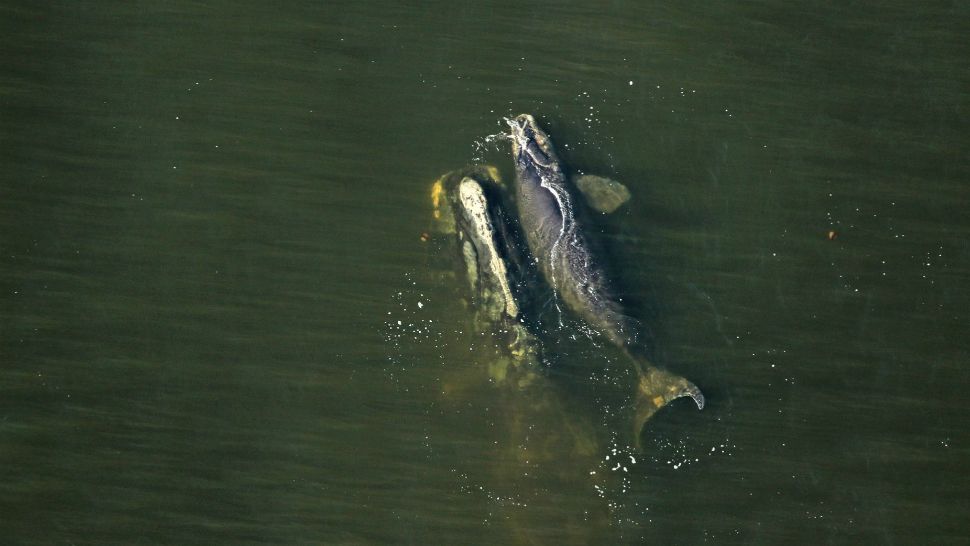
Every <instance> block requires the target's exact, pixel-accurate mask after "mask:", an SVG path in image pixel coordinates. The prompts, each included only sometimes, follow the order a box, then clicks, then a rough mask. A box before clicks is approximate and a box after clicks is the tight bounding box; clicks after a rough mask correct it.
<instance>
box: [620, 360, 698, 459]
mask: <svg viewBox="0 0 970 546" xmlns="http://www.w3.org/2000/svg"><path fill="white" fill-rule="evenodd" d="M688 396H689V397H690V398H692V399H693V400H694V403H695V404H697V409H699V410H700V409H704V394H703V393H702V392H701V390H700V389H699V388H697V385H694V384H693V383H691V382H690V381H688V380H687V379H685V378H683V377H681V376H679V375H677V374H675V373H671V372H669V371H667V370H664V369H661V368H656V367H653V366H651V365H649V364H648V365H643V366H641V370H640V381H639V383H638V385H637V393H636V397H635V399H634V405H633V445H634V447H635V448H636V449H637V450H638V451H642V450H641V446H640V433H641V431H642V430H643V425H644V424H645V423H646V422H647V420H649V419H650V418H651V417H652V416H653V414H654V413H656V412H657V410H659V409H660V408H662V407H664V406H666V405H667V404H669V403H670V402H672V401H673V400H676V399H678V398H685V397H688Z"/></svg>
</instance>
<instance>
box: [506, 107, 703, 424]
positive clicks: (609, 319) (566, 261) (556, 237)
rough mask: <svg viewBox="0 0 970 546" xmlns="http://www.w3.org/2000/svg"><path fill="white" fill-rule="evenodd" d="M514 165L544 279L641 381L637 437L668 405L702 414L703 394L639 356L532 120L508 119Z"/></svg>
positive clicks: (521, 208) (547, 144) (524, 220)
mask: <svg viewBox="0 0 970 546" xmlns="http://www.w3.org/2000/svg"><path fill="white" fill-rule="evenodd" d="M508 124H509V127H510V128H511V140H512V157H513V161H514V162H515V174H516V176H515V178H516V184H515V194H516V201H517V206H518V212H519V222H520V224H521V226H522V230H523V231H524V232H525V237H526V241H527V242H528V245H529V249H530V250H531V252H532V255H533V256H534V257H535V258H536V260H537V261H538V265H539V269H540V270H541V271H542V273H543V276H544V277H545V278H546V280H547V281H548V282H549V284H550V285H551V286H552V288H553V290H555V291H556V293H557V298H558V299H559V300H561V301H562V302H564V303H565V304H566V307H567V308H568V309H570V310H571V311H572V312H574V313H575V314H577V315H579V316H580V317H581V318H582V319H584V320H585V321H586V322H587V323H588V324H589V325H590V326H592V327H593V328H594V329H596V330H597V331H599V332H600V333H602V334H603V335H605V336H606V337H607V338H608V339H609V340H610V341H611V342H613V343H614V344H615V345H616V346H617V347H619V348H621V349H622V350H623V351H624V353H625V354H627V355H628V356H629V357H630V359H631V360H632V361H633V363H634V365H635V367H636V368H637V371H638V372H639V374H640V385H639V389H638V393H637V402H636V408H635V411H636V417H635V419H634V429H635V437H636V438H639V430H640V428H641V427H642V425H643V423H644V422H645V421H646V420H647V419H648V418H649V417H650V416H651V415H652V414H653V413H654V412H656V411H657V409H659V408H661V407H663V406H664V405H666V404H667V403H668V402H670V401H671V400H674V399H676V398H680V397H684V396H690V397H691V398H693V399H694V402H695V403H696V404H697V407H698V409H702V408H703V407H704V395H703V394H701V391H700V389H698V388H697V387H696V386H695V385H694V384H693V383H691V382H690V381H687V380H686V379H684V378H682V377H680V376H677V375H675V374H673V373H670V372H668V371H666V370H662V369H660V368H657V367H655V366H652V365H650V364H649V363H648V362H647V361H646V359H645V358H643V357H642V356H641V355H639V353H638V352H637V351H636V349H635V347H636V345H635V343H636V341H637V335H636V331H635V328H634V325H633V323H632V321H631V320H630V319H629V318H628V317H627V316H626V315H625V314H624V313H623V309H622V307H621V306H620V304H619V302H618V301H617V299H616V298H615V297H614V296H613V294H612V293H611V291H610V288H609V284H608V281H607V279H606V277H605V275H604V273H603V271H602V269H601V268H600V266H599V265H598V262H597V260H596V259H595V257H594V256H593V253H592V252H591V251H590V247H589V244H588V243H587V241H586V239H585V236H584V235H583V232H582V230H581V229H580V225H579V223H578V222H577V220H576V215H575V209H574V207H575V206H576V205H577V204H576V203H574V199H573V194H572V193H571V192H570V190H569V188H568V187H567V182H566V177H565V175H564V173H563V169H562V166H561V164H560V162H559V159H558V158H557V157H556V152H555V150H554V148H553V146H552V142H551V141H550V139H549V136H548V135H546V133H544V132H543V131H542V129H540V128H539V127H538V126H537V125H536V122H535V119H534V118H533V117H532V116H530V115H528V114H522V115H520V116H517V117H515V118H514V119H510V120H508Z"/></svg>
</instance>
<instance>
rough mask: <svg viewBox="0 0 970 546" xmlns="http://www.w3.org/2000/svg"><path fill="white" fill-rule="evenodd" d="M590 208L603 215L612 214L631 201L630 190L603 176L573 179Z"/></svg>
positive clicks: (580, 176)
mask: <svg viewBox="0 0 970 546" xmlns="http://www.w3.org/2000/svg"><path fill="white" fill-rule="evenodd" d="M573 184H575V186H576V188H578V189H579V191H580V193H582V194H583V197H584V198H585V199H586V203H587V204H589V206H590V208H592V209H593V210H595V211H597V212H602V213H603V214H610V213H611V212H613V211H615V210H616V209H618V208H620V207H621V206H623V204H624V203H626V202H627V201H629V200H630V190H628V189H626V186H624V185H623V184H620V183H619V182H617V181H616V180H611V179H609V178H605V177H602V176H594V175H591V174H583V175H579V176H576V177H574V178H573Z"/></svg>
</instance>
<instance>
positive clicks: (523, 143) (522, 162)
mask: <svg viewBox="0 0 970 546" xmlns="http://www.w3.org/2000/svg"><path fill="white" fill-rule="evenodd" d="M506 122H507V123H508V125H509V128H510V129H511V133H510V137H511V139H512V156H513V158H514V159H515V164H516V167H517V168H526V169H528V170H534V171H536V172H537V173H541V172H542V171H544V170H556V171H558V170H559V160H558V159H557V158H556V152H555V150H553V148H552V142H551V141H550V140H549V135H547V134H546V133H545V132H543V130H542V129H540V128H539V126H538V125H536V120H535V118H533V117H532V116H530V115H529V114H520V115H518V116H515V117H514V118H510V119H506Z"/></svg>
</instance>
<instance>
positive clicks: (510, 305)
mask: <svg viewBox="0 0 970 546" xmlns="http://www.w3.org/2000/svg"><path fill="white" fill-rule="evenodd" d="M458 196H459V199H461V204H462V207H464V209H465V210H466V211H468V213H469V216H470V220H471V223H472V224H473V226H472V227H473V229H474V230H475V234H476V236H477V238H478V239H479V240H480V241H483V242H484V243H485V244H487V246H488V248H487V252H488V256H487V257H486V260H487V261H488V268H489V269H490V270H491V271H492V272H493V273H495V278H496V279H497V280H498V283H499V286H500V287H501V289H502V296H503V298H504V299H505V312H506V313H507V314H508V315H509V316H510V317H512V318H515V317H516V316H518V314H519V309H518V306H517V305H516V303H515V298H513V297H512V290H511V289H510V288H509V281H508V273H507V271H506V270H505V262H504V261H502V258H501V257H500V256H499V255H498V252H497V250H496V247H495V228H494V227H493V226H492V222H491V221H490V220H489V217H488V203H487V202H486V200H485V194H484V193H483V192H482V187H481V186H480V185H479V184H478V182H475V181H474V180H472V179H471V178H465V179H464V180H462V181H461V184H460V185H459V187H458Z"/></svg>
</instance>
